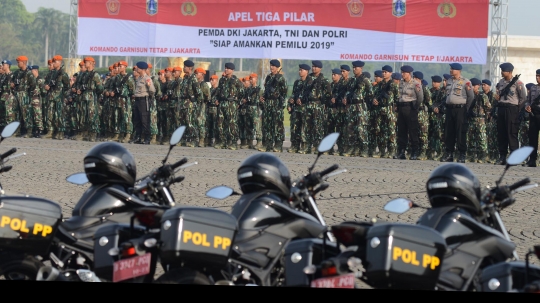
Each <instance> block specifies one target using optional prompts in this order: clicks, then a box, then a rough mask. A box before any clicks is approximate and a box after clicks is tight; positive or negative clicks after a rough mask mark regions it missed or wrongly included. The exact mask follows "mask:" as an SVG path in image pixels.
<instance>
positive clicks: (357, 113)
mask: <svg viewBox="0 0 540 303" xmlns="http://www.w3.org/2000/svg"><path fill="white" fill-rule="evenodd" d="M372 96H373V87H372V86H371V82H370V81H369V79H367V78H366V77H365V76H364V74H361V75H360V76H357V77H356V76H355V77H354V78H352V79H351V80H350V81H349V87H348V89H347V95H346V99H347V105H346V107H347V117H346V119H345V121H346V123H347V131H346V134H345V135H346V137H347V139H346V140H347V141H346V142H345V144H346V148H345V151H344V153H343V156H345V157H350V156H359V155H362V156H363V157H365V156H367V149H368V139H369V137H368V135H369V134H368V131H367V127H368V123H369V116H368V111H367V110H368V109H367V104H366V102H365V100H372Z"/></svg>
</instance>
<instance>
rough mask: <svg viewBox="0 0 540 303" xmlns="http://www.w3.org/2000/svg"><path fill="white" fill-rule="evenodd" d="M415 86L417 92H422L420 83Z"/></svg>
mask: <svg viewBox="0 0 540 303" xmlns="http://www.w3.org/2000/svg"><path fill="white" fill-rule="evenodd" d="M415 86H416V90H417V91H420V90H421V89H422V87H421V86H420V84H419V83H416V85H415Z"/></svg>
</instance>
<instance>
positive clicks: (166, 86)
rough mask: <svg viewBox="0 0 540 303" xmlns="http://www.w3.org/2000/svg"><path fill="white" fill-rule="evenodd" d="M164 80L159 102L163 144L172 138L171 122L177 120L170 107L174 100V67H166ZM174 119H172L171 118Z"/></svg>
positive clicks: (161, 142) (159, 119)
mask: <svg viewBox="0 0 540 303" xmlns="http://www.w3.org/2000/svg"><path fill="white" fill-rule="evenodd" d="M164 71H165V74H164V81H162V83H161V89H162V90H163V93H162V96H161V101H160V102H159V104H158V122H159V124H158V128H159V129H160V132H161V134H162V135H161V141H160V143H159V144H161V145H163V144H165V143H166V142H168V141H169V140H170V138H171V134H172V133H171V132H170V129H172V126H170V123H172V122H174V121H176V120H175V118H172V117H173V114H174V112H173V109H172V108H170V107H169V106H170V103H171V102H173V99H172V96H173V84H174V83H175V80H174V76H173V73H174V68H173V67H167V68H165V70H164ZM171 119H172V120H171Z"/></svg>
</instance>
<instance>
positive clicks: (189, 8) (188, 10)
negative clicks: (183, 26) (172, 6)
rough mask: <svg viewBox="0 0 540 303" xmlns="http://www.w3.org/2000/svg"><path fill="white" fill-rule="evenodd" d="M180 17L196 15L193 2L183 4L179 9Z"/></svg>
mask: <svg viewBox="0 0 540 303" xmlns="http://www.w3.org/2000/svg"><path fill="white" fill-rule="evenodd" d="M180 10H181V11H182V15H184V16H195V14H197V6H195V3H193V2H184V4H182V6H181V7H180Z"/></svg>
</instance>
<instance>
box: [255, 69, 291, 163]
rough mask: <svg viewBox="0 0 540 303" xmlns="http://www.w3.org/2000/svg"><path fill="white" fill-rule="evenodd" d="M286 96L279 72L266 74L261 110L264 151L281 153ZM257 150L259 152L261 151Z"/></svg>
mask: <svg viewBox="0 0 540 303" xmlns="http://www.w3.org/2000/svg"><path fill="white" fill-rule="evenodd" d="M286 95H287V82H286V81H285V77H283V75H282V74H280V73H279V72H278V73H276V74H275V75H272V74H268V75H267V76H266V79H265V80H264V92H263V98H264V102H261V108H262V126H261V130H262V137H263V138H262V141H263V144H264V145H265V146H262V148H261V149H265V150H266V151H268V152H270V151H274V152H282V151H283V141H285V126H284V125H283V119H284V117H283V115H284V109H285V96H286ZM261 149H259V150H261Z"/></svg>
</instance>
